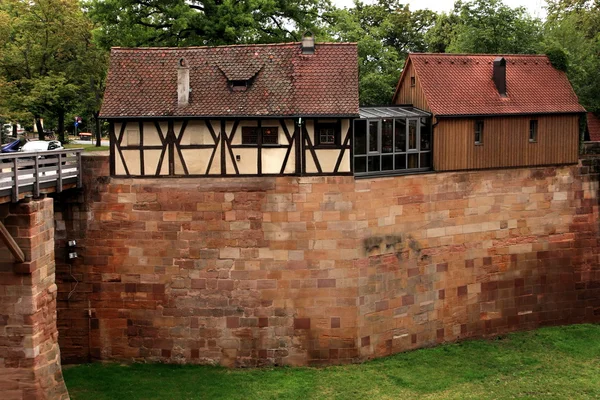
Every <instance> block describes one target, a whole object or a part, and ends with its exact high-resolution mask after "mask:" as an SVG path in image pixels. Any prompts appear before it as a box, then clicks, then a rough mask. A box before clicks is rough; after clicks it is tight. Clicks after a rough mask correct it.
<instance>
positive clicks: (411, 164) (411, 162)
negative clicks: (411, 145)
mask: <svg viewBox="0 0 600 400" xmlns="http://www.w3.org/2000/svg"><path fill="white" fill-rule="evenodd" d="M408 168H409V169H410V168H419V155H418V154H416V153H415V154H409V155H408Z"/></svg>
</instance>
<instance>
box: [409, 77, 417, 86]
mask: <svg viewBox="0 0 600 400" xmlns="http://www.w3.org/2000/svg"><path fill="white" fill-rule="evenodd" d="M416 84H417V80H416V79H415V77H414V76H411V77H410V86H412V87H414V86H415V85H416Z"/></svg>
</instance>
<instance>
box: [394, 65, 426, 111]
mask: <svg viewBox="0 0 600 400" xmlns="http://www.w3.org/2000/svg"><path fill="white" fill-rule="evenodd" d="M405 68H406V69H407V70H406V73H405V74H404V77H403V79H402V81H401V82H400V91H399V92H398V96H397V97H396V99H395V104H412V105H413V106H414V107H417V108H420V109H421V110H425V111H431V110H430V109H429V106H428V105H427V100H426V99H425V93H423V89H422V88H421V81H420V80H419V77H418V76H417V75H416V73H415V69H414V67H413V64H412V62H411V61H410V58H409V59H407V60H406V66H405ZM412 76H414V77H415V86H411V85H410V78H411V77H412Z"/></svg>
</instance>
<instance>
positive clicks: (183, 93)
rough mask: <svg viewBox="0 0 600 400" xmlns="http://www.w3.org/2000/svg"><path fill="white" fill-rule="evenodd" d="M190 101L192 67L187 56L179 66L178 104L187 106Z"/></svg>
mask: <svg viewBox="0 0 600 400" xmlns="http://www.w3.org/2000/svg"><path fill="white" fill-rule="evenodd" d="M189 101H190V67H189V66H188V63H187V61H186V60H185V58H181V59H180V60H179V65H178V66H177V105H178V106H179V107H183V106H187V105H188V104H189Z"/></svg>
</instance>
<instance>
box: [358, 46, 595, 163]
mask: <svg viewBox="0 0 600 400" xmlns="http://www.w3.org/2000/svg"><path fill="white" fill-rule="evenodd" d="M393 102H394V104H402V105H407V104H409V105H412V106H414V107H417V108H419V109H421V110H424V111H428V112H430V113H431V114H432V115H433V119H432V121H433V124H432V127H433V130H432V143H431V144H430V143H428V142H426V146H427V148H430V147H429V146H431V148H432V153H433V158H432V164H431V166H432V168H433V169H434V170H436V171H451V170H471V169H485V168H502V167H523V166H536V165H557V164H571V163H577V160H578V146H579V138H580V128H579V126H580V123H579V121H580V117H581V116H582V113H584V112H585V110H584V109H583V107H581V106H580V105H579V102H578V100H577V96H576V95H575V93H574V92H573V89H572V88H571V85H570V83H569V81H568V79H567V76H566V74H565V73H564V72H562V71H559V70H557V69H555V68H554V67H553V66H552V64H551V63H550V60H549V59H548V58H547V57H546V56H541V55H504V56H503V55H473V54H410V55H409V57H408V59H407V61H406V64H405V68H404V70H403V72H402V75H401V77H400V81H399V83H398V86H397V89H396V92H395V94H394V99H393ZM414 124H416V122H414ZM411 129H413V130H414V128H411ZM422 131H423V128H421V132H422ZM420 138H421V140H422V135H421V136H420ZM411 140H413V139H411ZM414 140H415V141H416V142H419V141H420V140H419V135H418V134H415V139H414ZM428 140H429V139H428ZM416 142H415V143H416ZM413 147H415V146H414V145H413ZM414 151H416V149H415V150H414ZM373 154H374V155H375V154H376V153H375V152H374V153H373ZM360 162H361V163H362V161H360ZM414 163H416V156H413V165H414ZM355 165H356V160H355Z"/></svg>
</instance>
